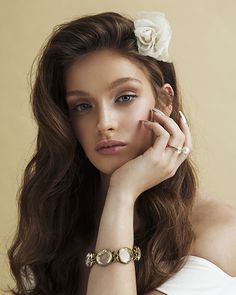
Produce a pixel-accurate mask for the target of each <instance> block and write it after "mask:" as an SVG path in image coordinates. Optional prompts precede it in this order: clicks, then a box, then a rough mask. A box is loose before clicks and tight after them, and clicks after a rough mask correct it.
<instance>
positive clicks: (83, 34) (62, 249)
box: [7, 12, 198, 295]
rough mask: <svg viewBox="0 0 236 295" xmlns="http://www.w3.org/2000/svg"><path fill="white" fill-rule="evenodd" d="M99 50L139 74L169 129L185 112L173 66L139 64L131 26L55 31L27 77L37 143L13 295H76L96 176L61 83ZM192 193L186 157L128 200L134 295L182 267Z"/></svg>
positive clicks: (100, 18) (109, 16) (110, 21)
mask: <svg viewBox="0 0 236 295" xmlns="http://www.w3.org/2000/svg"><path fill="white" fill-rule="evenodd" d="M104 48H105V49H111V50H115V51H117V52H119V53H120V54H122V55H124V56H125V57H126V58H128V59H130V60H132V61H133V62H134V63H135V64H136V65H137V66H139V67H141V68H142V69H143V70H144V71H145V72H146V73H147V75H148V79H149V81H150V83H151V86H152V88H153V91H154V93H155V96H156V97H155V98H156V101H157V106H158V105H160V106H161V104H163V103H165V104H166V105H168V104H170V103H172V105H173V111H172V113H171V115H170V117H171V118H173V119H174V120H175V121H176V122H177V123H178V120H179V110H181V111H183V108H182V103H181V100H180V94H179V89H178V88H179V87H178V85H177V80H176V73H175V68H174V65H173V63H168V62H163V61H158V60H156V59H154V58H152V57H149V56H143V55H140V54H139V52H138V48H137V42H136V37H135V35H134V23H133V20H132V19H131V18H129V17H127V16H124V15H121V14H119V13H115V12H103V13H99V14H90V15H83V16H81V17H80V18H77V19H73V20H72V21H69V22H66V23H63V24H60V25H57V26H56V27H54V29H53V32H52V33H51V34H50V37H49V38H48V40H47V41H46V43H45V44H44V45H43V47H42V48H41V50H40V53H39V54H38V56H37V57H36V59H35V61H34V62H33V65H32V68H31V95H30V103H31V106H32V111H33V115H34V118H35V120H36V123H37V127H38V130H37V142H36V147H35V152H34V154H33V155H32V158H31V159H30V161H29V162H28V163H27V165H26V167H25V170H24V175H23V177H22V181H21V184H20V187H19V188H18V191H17V202H18V223H17V229H16V232H15V236H14V238H13V241H12V244H11V245H10V247H9V249H8V252H7V254H8V259H9V264H10V270H11V274H12V275H13V277H14V280H15V282H16V286H15V287H14V289H13V288H10V291H11V292H12V294H15V295H20V294H32V295H36V294H38V295H39V294H40V295H51V294H60V295H69V294H71V295H74V294H78V287H79V286H78V278H80V277H81V276H82V268H81V259H80V258H81V257H80V255H82V253H84V250H85V249H87V247H88V245H90V243H91V241H92V240H93V238H94V236H95V234H96V231H97V226H98V225H97V224H96V218H95V217H96V214H97V210H96V208H97V206H98V202H99V200H98V199H97V198H96V195H97V191H98V187H99V183H100V182H99V181H100V179H99V177H100V175H99V171H98V170H97V169H96V168H95V167H94V166H93V164H92V163H91V162H90V161H89V160H88V159H87V158H86V157H85V154H84V151H83V149H82V147H81V145H80V143H79V142H78V140H77V139H76V137H75V133H74V131H73V128H72V126H71V121H70V118H69V110H68V105H67V103H66V100H65V83H64V78H65V73H66V70H67V69H68V67H69V66H70V65H71V64H72V63H73V62H74V61H75V60H77V59H78V58H79V57H80V56H82V55H83V54H86V53H89V52H93V51H96V50H101V49H104ZM35 62H36V71H35V73H34V74H35V75H34V79H32V76H33V75H32V73H33V66H34V64H35ZM164 83H169V84H170V85H171V86H172V88H173V90H174V97H172V98H171V97H170V96H169V95H168V93H167V92H166V91H163V90H162V89H161V87H162V86H163V85H164ZM183 112H184V111H183ZM197 183H198V179H197V175H196V172H195V168H194V163H193V161H192V160H191V158H190V156H189V157H188V158H187V159H186V160H185V161H184V162H183V163H182V164H181V165H180V166H179V168H178V169H177V171H176V173H175V175H174V176H173V177H171V178H168V179H167V180H165V181H163V182H162V183H160V184H158V185H157V186H154V187H152V188H150V189H148V190H147V191H145V192H143V193H142V194H141V195H140V196H139V197H138V199H137V200H136V203H135V207H136V209H137V212H138V214H139V216H140V218H141V220H142V222H143V224H145V226H144V227H143V228H139V229H138V230H137V231H135V233H134V240H135V244H136V245H139V246H140V248H141V250H142V257H141V259H140V261H138V262H135V269H136V279H137V290H138V294H139V295H143V294H145V293H147V292H149V291H151V290H154V289H155V288H157V287H158V286H160V285H161V284H162V283H164V282H165V281H166V280H168V279H169V278H170V277H171V276H172V275H173V274H175V273H176V272H177V271H178V270H180V269H181V267H182V266H183V265H184V263H185V261H186V257H187V255H188V254H189V253H190V249H191V245H192V243H193V241H194V237H195V236H194V232H193V227H192V224H191V218H190V217H191V212H192V208H193V204H194V201H195V196H196V191H197ZM32 278H33V284H32ZM8 287H9V286H8Z"/></svg>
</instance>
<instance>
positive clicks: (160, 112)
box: [152, 108, 165, 116]
mask: <svg viewBox="0 0 236 295" xmlns="http://www.w3.org/2000/svg"><path fill="white" fill-rule="evenodd" d="M152 111H153V112H155V113H158V114H160V115H162V116H165V114H164V113H163V112H162V111H160V110H158V109H157V108H155V109H152Z"/></svg>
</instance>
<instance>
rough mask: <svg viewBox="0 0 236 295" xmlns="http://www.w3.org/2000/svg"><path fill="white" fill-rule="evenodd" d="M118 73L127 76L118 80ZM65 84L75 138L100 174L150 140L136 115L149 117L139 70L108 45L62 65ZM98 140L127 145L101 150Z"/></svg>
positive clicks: (147, 90)
mask: <svg viewBox="0 0 236 295" xmlns="http://www.w3.org/2000/svg"><path fill="white" fill-rule="evenodd" d="M124 78H130V80H128V79H127V80H125V81H124V80H123V82H122V80H120V83H118V80H119V79H124ZM132 79H135V80H132ZM115 81H117V83H115ZM65 87H66V92H67V96H66V101H67V104H68V106H69V109H70V118H71V123H72V127H73V128H74V131H75V134H76V137H77V139H78V141H79V142H80V144H81V146H82V148H83V150H84V152H85V153H86V155H87V157H88V159H89V160H90V162H91V163H92V164H93V165H94V166H95V167H96V168H97V169H98V170H99V171H100V172H101V173H102V174H105V175H111V174H112V173H113V171H115V170H116V169H118V168H119V167H120V166H122V165H123V164H124V163H126V162H127V161H129V160H131V159H133V158H135V157H137V156H139V155H140V154H142V153H143V152H144V151H145V150H147V149H148V148H149V147H150V146H151V145H152V144H153V137H152V136H153V135H152V132H151V131H150V130H148V129H147V128H145V126H143V125H142V123H141V122H139V120H141V119H145V120H146V119H148V120H150V119H151V112H150V109H152V108H153V107H155V98H154V94H153V91H152V88H151V85H150V83H149V81H148V80H147V78H146V76H145V73H144V72H143V71H142V70H141V69H140V68H139V67H137V65H136V64H134V63H133V62H131V61H129V60H128V59H127V58H125V57H123V56H121V55H119V53H116V52H113V51H109V50H101V51H99V52H93V53H89V54H87V55H86V56H83V57H82V58H81V59H80V60H78V61H76V62H75V63H74V64H72V66H71V67H70V68H69V69H68V70H67V72H66V79H65ZM132 96H134V97H132ZM104 139H105V140H110V139H114V140H119V141H123V142H125V143H126V144H127V145H126V146H125V147H124V148H123V149H122V150H120V151H119V152H117V153H115V154H112V155H103V154H100V153H99V152H98V151H96V144H97V143H98V142H100V141H101V140H104Z"/></svg>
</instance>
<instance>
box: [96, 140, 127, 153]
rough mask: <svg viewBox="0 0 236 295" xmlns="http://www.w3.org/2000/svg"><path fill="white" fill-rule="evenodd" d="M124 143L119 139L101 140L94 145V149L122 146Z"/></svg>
mask: <svg viewBox="0 0 236 295" xmlns="http://www.w3.org/2000/svg"><path fill="white" fill-rule="evenodd" d="M124 145H126V143H125V142H123V141H120V140H102V141H100V142H99V143H98V144H97V145H96V151H98V150H100V149H102V148H107V147H112V146H124Z"/></svg>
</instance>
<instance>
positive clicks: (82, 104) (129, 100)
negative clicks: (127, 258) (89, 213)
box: [73, 94, 137, 113]
mask: <svg viewBox="0 0 236 295" xmlns="http://www.w3.org/2000/svg"><path fill="white" fill-rule="evenodd" d="M124 97H126V98H127V97H129V98H132V99H128V100H122V101H121V102H123V103H129V102H131V101H133V99H134V97H137V95H134V94H125V95H122V96H120V97H118V99H117V100H119V99H120V98H124ZM117 100H116V101H117ZM81 106H90V105H89V104H88V103H80V104H77V105H76V106H75V107H74V108H73V110H74V111H79V112H80V113H81V112H83V111H86V110H87V109H88V108H81ZM79 108H80V109H79Z"/></svg>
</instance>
